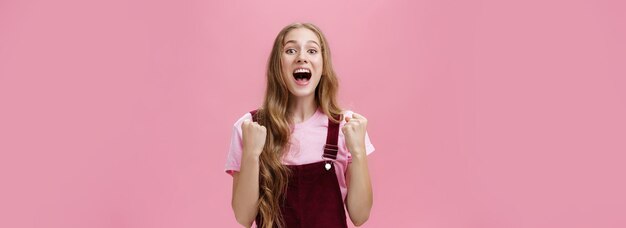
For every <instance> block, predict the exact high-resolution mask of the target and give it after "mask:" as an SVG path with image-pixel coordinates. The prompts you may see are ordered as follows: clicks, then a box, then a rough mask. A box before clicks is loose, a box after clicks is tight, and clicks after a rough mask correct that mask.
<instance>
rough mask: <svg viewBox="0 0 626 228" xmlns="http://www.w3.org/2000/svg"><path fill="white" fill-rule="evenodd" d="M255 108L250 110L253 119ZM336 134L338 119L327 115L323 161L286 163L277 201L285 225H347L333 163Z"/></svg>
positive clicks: (330, 227)
mask: <svg viewBox="0 0 626 228" xmlns="http://www.w3.org/2000/svg"><path fill="white" fill-rule="evenodd" d="M256 111H257V110H254V111H251V112H250V114H252V119H253V121H255V122H256V115H255V113H256ZM338 138H339V123H334V122H332V121H331V120H330V119H329V120H328V131H327V133H326V145H325V146H324V155H323V157H322V158H323V159H324V161H320V162H315V163H310V164H304V165H288V166H287V167H289V169H290V170H291V175H290V176H289V184H288V186H287V192H286V194H285V201H284V202H283V203H282V204H281V213H282V215H283V218H284V220H285V225H286V226H287V228H307V227H323V228H335V227H337V228H344V227H348V224H347V223H346V212H345V210H344V207H343V199H342V197H341V189H340V188H339V182H338V181H337V175H336V174H335V165H334V163H333V161H334V160H335V159H336V158H337V151H338V148H339V147H338V146H337V141H338ZM255 222H256V224H257V227H262V221H261V217H260V214H259V215H257V217H256V220H255ZM275 227H277V226H275Z"/></svg>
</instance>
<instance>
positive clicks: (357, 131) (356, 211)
mask: <svg viewBox="0 0 626 228" xmlns="http://www.w3.org/2000/svg"><path fill="white" fill-rule="evenodd" d="M366 127H367V119H366V118H365V117H363V116H361V115H359V114H356V113H353V114H352V117H346V124H345V125H344V127H343V129H342V131H343V133H344V136H345V138H346V146H347V147H348V150H349V151H350V154H352V163H350V164H349V165H348V171H347V172H346V181H347V184H348V194H347V196H346V208H347V209H348V215H349V216H350V220H352V223H353V224H354V225H355V226H361V225H363V224H364V223H365V222H366V221H367V220H368V219H369V216H370V211H371V209H372V202H373V199H372V184H371V181H370V174H369V168H368V167H367V153H366V151H365V134H366Z"/></svg>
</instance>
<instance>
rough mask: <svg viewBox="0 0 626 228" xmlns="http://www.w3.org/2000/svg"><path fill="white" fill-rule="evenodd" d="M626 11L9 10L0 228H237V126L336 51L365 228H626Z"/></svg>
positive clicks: (482, 5)
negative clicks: (307, 45) (282, 41)
mask: <svg viewBox="0 0 626 228" xmlns="http://www.w3.org/2000/svg"><path fill="white" fill-rule="evenodd" d="M625 11H626V7H625V5H624V2H623V1H598V0H586V1H582V0H578V1H556V0H550V1H546V0H541V1H539V0H533V1H497V0H485V1H451V0H445V1H442V0H423V1H382V0H380V1H369V2H362V1H315V2H295V1H280V2H272V3H269V2H267V1H248V2H243V1H223V2H207V1H199V0H188V1H181V0H176V1H174V0H169V1H148V0H144V1H139V0H123V1H122V0H117V1H104V0H101V1H79V0H73V1H72V0H60V1H42V0H40V1H17V0H2V1H0V152H1V154H0V183H1V187H0V227H47V228H61V227H63V228H67V227H90V228H104V227H115V228H118V227H121V228H125V227H132V228H140V227H141V228H143V227H150V228H159V227H236V225H237V224H236V222H235V219H234V216H233V214H232V211H231V209H230V196H231V177H230V176H228V175H227V174H225V173H224V172H223V168H224V162H225V158H226V153H227V149H228V145H229V140H230V138H229V137H230V131H231V127H232V124H233V123H234V121H235V120H237V118H239V117H240V116H241V115H243V114H244V113H245V112H246V111H249V110H251V109H253V108H255V107H257V106H258V105H260V102H261V99H262V94H263V90H264V86H265V82H264V69H265V64H266V60H267V56H268V53H269V50H270V48H271V45H272V40H273V39H274V36H275V35H276V34H277V33H278V31H279V30H280V29H281V28H282V27H283V26H285V25H287V24H289V23H291V22H294V21H305V22H313V23H315V24H317V25H318V26H319V27H321V28H322V30H323V31H324V32H325V33H326V35H327V37H328V39H329V41H330V45H331V48H332V52H333V58H334V65H335V67H336V71H337V72H338V74H339V77H340V82H341V85H340V87H341V90H340V96H341V97H340V100H341V102H342V104H343V106H344V107H345V108H348V109H352V110H355V111H357V112H359V113H362V114H363V115H365V116H366V117H367V118H368V119H369V121H370V122H369V123H370V124H369V128H368V132H369V134H370V137H371V139H372V142H373V143H374V145H375V146H376V148H377V151H376V152H374V154H372V155H371V156H370V160H369V162H370V172H371V174H372V179H373V180H372V181H373V185H374V195H375V196H374V197H375V202H374V208H373V210H372V214H371V217H370V220H369V221H368V222H367V223H366V225H364V227H442V228H452V227H475V228H499V227H507V228H508V227H514V228H515V227H533V228H536V227H571V228H575V227H626V217H624V212H625V211H626V195H624V192H626V183H625V181H624V178H625V177H624V173H626V168H625V167H624V162H625V161H626V155H625V153H624V152H626V140H624V139H625V138H626V119H625V118H624V116H626V67H624V66H625V65H626V45H625V42H624V41H625V40H626V31H625V29H624V28H626V23H625V22H626V16H625V15H624V13H623V12H625Z"/></svg>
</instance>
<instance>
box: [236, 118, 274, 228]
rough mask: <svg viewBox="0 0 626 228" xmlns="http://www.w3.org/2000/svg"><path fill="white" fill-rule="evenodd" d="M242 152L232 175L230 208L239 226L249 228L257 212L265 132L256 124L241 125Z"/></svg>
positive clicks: (263, 128) (244, 123)
mask: <svg viewBox="0 0 626 228" xmlns="http://www.w3.org/2000/svg"><path fill="white" fill-rule="evenodd" d="M241 129H242V141H243V151H242V155H241V168H240V171H239V172H235V173H233V199H232V202H231V204H232V207H233V211H234V212H235V218H236V219H237V222H239V224H241V225H243V226H245V227H250V226H252V222H253V221H254V219H255V218H256V215H257V213H258V211H259V205H258V203H259V157H260V155H261V153H262V152H263V146H264V145H265V139H266V134H267V130H266V129H265V127H263V126H261V125H259V124H258V123H256V122H251V121H250V120H245V121H244V122H243V123H242V125H241Z"/></svg>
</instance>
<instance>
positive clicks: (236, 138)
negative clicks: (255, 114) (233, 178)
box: [224, 113, 252, 175]
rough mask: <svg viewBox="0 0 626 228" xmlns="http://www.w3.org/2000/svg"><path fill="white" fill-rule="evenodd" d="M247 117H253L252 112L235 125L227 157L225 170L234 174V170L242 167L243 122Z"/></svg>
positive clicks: (237, 170)
mask: <svg viewBox="0 0 626 228" xmlns="http://www.w3.org/2000/svg"><path fill="white" fill-rule="evenodd" d="M246 119H252V115H250V113H247V114H245V115H244V116H242V117H241V118H239V120H237V122H236V123H235V124H234V125H233V129H232V133H231V137H230V148H229V150H228V156H227V157H226V165H225V170H224V171H225V172H226V173H228V174H230V175H233V173H234V172H239V170H240V167H241V154H242V152H243V141H242V133H241V124H242V123H243V121H244V120H246Z"/></svg>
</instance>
